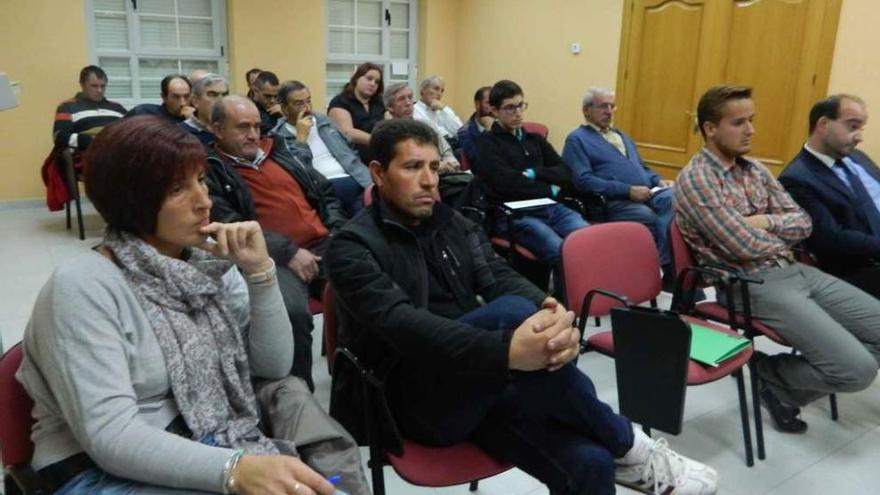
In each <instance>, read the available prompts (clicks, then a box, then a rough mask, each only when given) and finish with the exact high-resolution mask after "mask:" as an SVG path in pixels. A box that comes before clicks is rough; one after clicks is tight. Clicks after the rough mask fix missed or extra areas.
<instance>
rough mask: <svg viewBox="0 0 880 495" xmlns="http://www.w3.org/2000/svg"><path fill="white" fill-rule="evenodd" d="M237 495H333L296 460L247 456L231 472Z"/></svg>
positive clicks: (327, 487) (322, 478) (316, 476)
mask: <svg viewBox="0 0 880 495" xmlns="http://www.w3.org/2000/svg"><path fill="white" fill-rule="evenodd" d="M232 477H233V479H234V480H235V486H234V488H235V493H238V494H240V495H333V491H334V490H335V489H334V488H333V485H332V484H330V482H329V481H327V480H325V479H324V477H323V476H321V475H320V474H318V473H317V472H315V471H314V470H313V469H312V468H310V467H308V466H306V464H305V463H304V462H302V461H301V460H299V459H297V458H296V457H290V456H286V455H246V456H243V457H242V458H241V460H240V461H238V465H237V466H236V467H235V471H233V472H232Z"/></svg>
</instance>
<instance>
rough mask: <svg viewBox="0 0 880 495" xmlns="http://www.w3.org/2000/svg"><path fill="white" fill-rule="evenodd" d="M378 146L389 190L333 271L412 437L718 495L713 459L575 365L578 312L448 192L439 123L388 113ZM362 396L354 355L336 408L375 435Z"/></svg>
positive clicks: (341, 375) (349, 335)
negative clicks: (671, 440) (443, 195)
mask: <svg viewBox="0 0 880 495" xmlns="http://www.w3.org/2000/svg"><path fill="white" fill-rule="evenodd" d="M370 154H371V156H373V157H374V158H375V160H374V161H372V162H370V165H369V166H370V172H371V174H372V176H373V183H374V184H375V186H376V187H375V190H374V201H373V203H372V204H371V205H370V206H368V207H367V208H365V209H364V210H362V211H361V212H360V213H359V214H358V215H357V216H356V217H355V218H354V219H352V220H351V222H349V223H348V224H347V225H346V226H345V227H343V228H342V229H341V230H340V231H339V233H338V234H337V235H336V236H335V237H334V239H333V240H332V241H331V243H330V248H329V250H328V252H327V270H328V274H329V278H330V282H331V284H332V285H333V287H334V289H335V291H336V296H337V297H336V300H337V304H338V307H339V317H340V318H339V320H340V321H339V335H338V338H339V344H340V345H342V346H345V347H347V348H349V349H350V350H352V351H353V352H354V353H355V354H357V355H358V356H359V358H360V360H361V362H362V364H363V365H365V366H366V367H367V368H369V369H371V370H373V371H374V372H375V373H376V374H377V375H378V376H379V377H381V378H382V379H383V380H385V383H386V385H385V394H386V397H387V399H388V402H389V405H390V408H391V413H392V414H393V416H394V418H395V419H396V420H397V423H398V425H399V427H400V429H401V432H402V434H403V435H404V436H405V437H407V438H410V439H413V440H415V441H418V442H422V443H427V444H432V445H449V444H453V443H456V442H460V441H463V440H470V441H473V442H476V443H477V444H478V445H479V446H480V447H482V448H483V449H485V450H486V451H487V452H489V453H490V454H492V455H493V456H495V457H498V458H501V459H505V460H508V461H510V462H512V463H513V464H515V465H516V466H517V467H519V468H521V469H523V470H524V471H526V472H528V473H530V474H532V475H533V476H535V477H536V478H538V479H539V480H541V481H542V482H544V483H545V484H547V485H548V486H549V488H550V491H551V493H553V494H559V495H562V494H564V495H584V494H586V493H591V494H594V493H600V494H604V493H613V492H614V484H615V481H617V482H618V483H626V484H628V485H630V486H634V487H636V488H639V489H647V488H651V489H653V488H654V481H655V479H656V481H657V486H658V487H659V488H660V491H663V492H664V493H677V494H689V493H693V494H696V493H701V494H709V493H714V490H715V485H716V478H717V475H716V474H715V472H714V471H713V470H711V469H710V468H707V467H706V466H704V465H702V464H699V463H697V462H694V461H691V460H689V459H686V458H683V457H681V456H679V455H678V454H675V453H673V452H672V451H670V450H669V449H668V448H667V447H666V446H665V443H663V442H655V441H653V440H651V439H650V438H649V437H647V436H646V435H645V434H644V433H642V432H641V430H636V431H635V432H634V430H633V428H632V425H631V424H630V422H629V420H628V419H626V418H624V417H622V416H619V415H617V414H615V413H614V412H613V411H612V410H611V408H609V407H608V406H607V405H606V404H604V403H603V402H601V401H600V400H599V399H598V398H597V397H596V394H595V388H594V387H593V384H592V382H591V381H590V379H589V378H588V377H587V376H586V375H584V374H583V373H581V372H580V370H578V369H577V368H576V367H575V365H574V363H573V362H572V360H573V359H574V358H575V357H576V356H577V353H578V337H579V335H578V331H577V330H576V329H574V328H573V327H572V321H573V317H574V315H573V314H572V313H571V312H569V311H566V309H565V308H564V307H563V306H562V305H561V304H559V303H558V302H556V300H554V299H553V298H548V297H545V295H544V294H543V293H542V292H541V291H540V290H539V289H538V288H537V287H535V286H533V285H532V284H531V283H529V282H528V281H527V280H525V279H524V278H522V277H521V276H519V275H518V274H517V273H516V272H514V271H513V270H512V269H511V268H510V267H509V266H507V265H506V263H505V262H504V261H503V260H502V259H501V258H500V257H498V256H497V255H496V254H495V253H494V252H493V251H492V248H491V246H490V245H489V242H488V241H487V239H486V237H485V235H484V234H483V233H482V231H481V229H480V227H479V226H477V225H476V224H474V223H472V222H470V221H469V220H467V219H465V218H464V217H462V216H461V215H460V214H459V213H457V212H456V211H454V210H452V209H451V208H449V207H448V206H446V205H443V204H441V203H437V202H436V201H435V199H434V198H435V197H436V196H435V195H436V194H437V184H438V173H437V169H438V168H439V166H440V159H439V153H438V142H437V135H436V134H435V133H434V132H433V131H432V130H431V128H430V127H428V126H427V125H426V124H424V123H422V122H418V121H412V120H403V119H394V120H388V121H385V122H382V123H379V124H377V125H376V127H375V128H374V129H373V132H372V136H371V138H370ZM337 362H338V361H337ZM347 371H348V373H346V372H347ZM360 399H361V397H360V394H359V387H358V379H357V377H356V376H354V375H353V374H352V373H351V370H350V369H349V370H346V369H345V368H344V367H342V366H340V367H339V368H338V370H337V375H336V376H335V377H334V388H333V395H332V398H331V414H333V415H334V416H335V417H336V418H337V419H339V420H340V421H341V422H342V423H343V424H344V425H345V426H346V428H348V429H349V431H351V432H352V433H354V434H355V435H356V436H361V438H362V435H363V426H364V425H363V424H362V423H360V421H359V418H360V417H361V416H360V414H361V413H360V411H361V410H362V407H363V404H362V403H359V400H360ZM667 489H668V490H669V491H666V490H667Z"/></svg>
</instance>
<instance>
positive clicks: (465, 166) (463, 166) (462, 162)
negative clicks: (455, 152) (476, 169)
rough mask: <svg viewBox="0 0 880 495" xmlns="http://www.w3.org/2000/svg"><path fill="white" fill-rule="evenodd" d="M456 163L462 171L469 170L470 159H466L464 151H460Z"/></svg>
mask: <svg viewBox="0 0 880 495" xmlns="http://www.w3.org/2000/svg"><path fill="white" fill-rule="evenodd" d="M458 163H459V165H461V169H462V170H470V169H471V159H470V158H468V156H467V153H465V152H464V151H462V153H461V156H459V157H458Z"/></svg>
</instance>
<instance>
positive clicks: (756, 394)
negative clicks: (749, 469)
mask: <svg viewBox="0 0 880 495" xmlns="http://www.w3.org/2000/svg"><path fill="white" fill-rule="evenodd" d="M749 378H750V381H751V382H752V383H751V385H752V409H753V410H754V416H755V441H756V442H757V444H758V459H760V460H762V461H763V460H764V459H765V458H766V457H767V454H766V453H765V451H764V421H763V419H762V417H763V414H764V413H763V411H762V410H761V385H760V384H759V383H758V367H757V366H756V365H755V360H754V359H750V360H749Z"/></svg>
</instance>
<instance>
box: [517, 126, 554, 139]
mask: <svg viewBox="0 0 880 495" xmlns="http://www.w3.org/2000/svg"><path fill="white" fill-rule="evenodd" d="M522 127H523V130H524V131H526V132H531V133H532V134H538V135H539V136H541V137H542V138H544V139H547V136H549V135H550V129H548V128H547V126H546V125H544V124H541V123H539V122H523V124H522Z"/></svg>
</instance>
